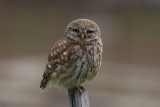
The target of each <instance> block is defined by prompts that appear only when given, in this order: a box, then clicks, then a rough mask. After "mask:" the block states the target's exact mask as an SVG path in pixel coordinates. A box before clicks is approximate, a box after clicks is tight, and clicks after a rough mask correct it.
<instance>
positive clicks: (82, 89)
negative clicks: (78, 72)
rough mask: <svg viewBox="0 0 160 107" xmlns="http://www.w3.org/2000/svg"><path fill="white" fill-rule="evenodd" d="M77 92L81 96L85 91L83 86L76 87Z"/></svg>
mask: <svg viewBox="0 0 160 107" xmlns="http://www.w3.org/2000/svg"><path fill="white" fill-rule="evenodd" d="M77 89H78V91H79V92H80V93H81V94H82V93H83V92H84V90H85V88H84V87H83V86H79V87H77Z"/></svg>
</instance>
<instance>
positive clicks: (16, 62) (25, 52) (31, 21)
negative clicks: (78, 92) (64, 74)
mask: <svg viewBox="0 0 160 107" xmlns="http://www.w3.org/2000/svg"><path fill="white" fill-rule="evenodd" d="M78 18H88V19H90V20H93V21H95V22H96V23H97V24H98V25H99V27H100V29H101V32H102V40H103V43H104V53H103V63H102V67H101V69H100V71H99V73H98V75H97V77H96V79H95V80H94V81H93V82H91V83H86V84H85V86H86V87H87V88H88V90H89V98H90V103H91V107H160V1H158V0H121V1H119V0H97V1H96V0H54V1H51V0H14V1H12V0H0V36H1V37H0V107H69V101H68V96H67V90H64V89H57V88H51V89H47V90H45V91H42V90H41V89H40V88H39V84H40V81H41V79H42V74H43V71H44V68H45V63H46V61H47V53H48V50H49V49H50V48H51V47H52V45H53V43H54V42H55V41H57V40H58V39H59V38H61V37H63V34H64V30H65V27H66V26H67V24H68V23H69V22H70V21H72V20H74V19H78Z"/></svg>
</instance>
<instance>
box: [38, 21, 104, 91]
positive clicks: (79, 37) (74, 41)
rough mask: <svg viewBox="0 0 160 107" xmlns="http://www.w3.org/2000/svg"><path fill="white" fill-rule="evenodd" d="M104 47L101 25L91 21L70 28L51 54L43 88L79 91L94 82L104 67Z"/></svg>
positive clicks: (80, 22)
mask: <svg viewBox="0 0 160 107" xmlns="http://www.w3.org/2000/svg"><path fill="white" fill-rule="evenodd" d="M102 49H103V44H102V41H101V36H100V30H99V27H98V25H97V24H96V23H95V22H93V21H90V20H88V19H78V20H74V21H72V22H71V23H69V24H68V26H67V28H66V31H65V35H64V38H62V39H61V40H59V41H57V42H56V43H55V44H54V45H53V47H52V48H51V50H50V51H49V54H48V62H47V63H46V68H45V71H44V74H43V80H42V81H41V85H40V87H41V88H42V89H44V88H46V87H52V86H58V87H62V88H67V89H70V88H74V87H79V86H80V85H81V83H83V82H85V81H86V80H92V79H93V78H94V77H95V76H96V74H97V72H98V70H99V68H100V65H101V60H102Z"/></svg>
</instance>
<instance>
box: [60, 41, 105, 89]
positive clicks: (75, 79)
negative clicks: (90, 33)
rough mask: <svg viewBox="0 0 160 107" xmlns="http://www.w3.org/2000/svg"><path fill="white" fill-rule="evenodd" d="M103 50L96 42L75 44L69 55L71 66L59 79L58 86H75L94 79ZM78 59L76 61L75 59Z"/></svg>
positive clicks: (69, 64)
mask: <svg viewBox="0 0 160 107" xmlns="http://www.w3.org/2000/svg"><path fill="white" fill-rule="evenodd" d="M101 57H102V50H100V46H99V45H97V43H95V44H89V45H74V46H73V47H72V49H71V52H70V55H69V58H68V59H69V61H68V62H70V61H73V62H74V63H68V65H65V66H69V68H67V70H66V71H65V73H64V74H63V75H62V74H61V76H59V78H58V79H57V81H58V86H61V87H65V88H73V87H77V86H80V85H81V83H83V82H85V81H86V80H92V79H93V78H94V77H95V75H96V74H97V71H98V69H99V67H100V65H101ZM74 60H76V61H74Z"/></svg>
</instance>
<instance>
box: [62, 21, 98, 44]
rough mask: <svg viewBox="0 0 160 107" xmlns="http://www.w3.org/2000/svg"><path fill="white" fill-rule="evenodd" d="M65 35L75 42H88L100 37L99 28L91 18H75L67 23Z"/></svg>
mask: <svg viewBox="0 0 160 107" xmlns="http://www.w3.org/2000/svg"><path fill="white" fill-rule="evenodd" d="M65 37H67V38H69V39H70V40H72V41H74V42H77V43H88V42H92V41H96V40H98V39H99V38H100V29H99V27H98V25H97V24H96V23H95V22H93V21H91V20H88V19H77V20H74V21H72V22H71V23H69V24H68V26H67V28H66V31H65Z"/></svg>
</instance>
